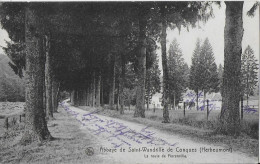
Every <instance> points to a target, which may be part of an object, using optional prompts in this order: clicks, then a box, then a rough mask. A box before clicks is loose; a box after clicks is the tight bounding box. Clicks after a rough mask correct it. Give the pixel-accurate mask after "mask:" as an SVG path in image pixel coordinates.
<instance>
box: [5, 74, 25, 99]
mask: <svg viewBox="0 0 260 164" xmlns="http://www.w3.org/2000/svg"><path fill="white" fill-rule="evenodd" d="M0 101H9V102H16V101H20V102H23V101H25V85H24V83H23V82H22V80H19V79H16V78H9V77H6V76H2V77H0Z"/></svg>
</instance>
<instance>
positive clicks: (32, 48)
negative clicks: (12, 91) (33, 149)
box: [21, 5, 52, 144]
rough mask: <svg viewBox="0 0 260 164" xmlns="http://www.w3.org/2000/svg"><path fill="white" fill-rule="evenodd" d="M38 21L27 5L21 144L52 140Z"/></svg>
mask: <svg viewBox="0 0 260 164" xmlns="http://www.w3.org/2000/svg"><path fill="white" fill-rule="evenodd" d="M39 20H40V17H38V16H37V15H36V13H35V11H33V9H31V6H29V5H28V6H27V8H26V11H25V43H26V107H25V131H24V134H23V137H22V139H21V143H22V144H27V143H31V142H33V141H38V142H39V141H40V142H41V141H42V140H48V139H51V138H52V137H51V134H50V132H49V130H48V128H47V123H46V120H45V115H44V110H43V86H44V83H43V76H44V69H43V68H44V53H43V45H42V43H43V42H42V39H43V38H42V37H41V36H42V35H41V33H42V28H41V27H42V26H41V25H40V23H39Z"/></svg>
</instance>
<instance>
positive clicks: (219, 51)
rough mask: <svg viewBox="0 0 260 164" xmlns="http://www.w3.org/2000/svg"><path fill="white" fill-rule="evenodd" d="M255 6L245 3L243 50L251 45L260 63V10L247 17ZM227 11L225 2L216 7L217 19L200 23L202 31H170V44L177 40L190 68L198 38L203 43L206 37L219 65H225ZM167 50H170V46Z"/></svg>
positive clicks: (168, 33) (214, 7) (215, 14)
mask: <svg viewBox="0 0 260 164" xmlns="http://www.w3.org/2000/svg"><path fill="white" fill-rule="evenodd" d="M253 4H254V2H245V3H244V9H243V10H244V11H243V25H244V35H243V42H242V48H243V52H244V49H245V48H246V47H247V45H250V46H251V47H252V49H253V50H254V54H255V57H256V58H257V59H258V61H259V8H258V9H257V11H256V14H255V16H254V17H253V18H252V17H248V16H247V15H246V12H247V11H248V10H249V9H250V8H251V7H252V6H253ZM225 10H226V6H225V3H224V2H221V7H220V8H219V7H218V6H217V5H214V6H213V12H214V16H215V17H214V18H211V19H210V20H209V21H208V22H207V23H206V24H205V25H203V24H202V23H200V26H201V27H202V28H201V29H198V28H194V29H189V32H188V31H187V30H186V29H182V30H181V32H180V34H179V31H178V30H177V29H176V30H173V31H172V30H168V32H167V40H168V44H169V43H170V42H172V40H173V39H174V38H176V39H177V41H178V43H179V44H180V48H181V49H182V52H183V57H184V59H185V61H186V62H187V63H188V65H189V66H190V64H191V57H192V53H193V50H194V49H195V44H196V41H197V38H200V39H202V41H204V40H205V38H206V37H208V38H209V42H210V44H211V45H212V48H213V52H214V55H215V61H216V63H217V65H219V64H220V63H221V64H222V65H224V27H225ZM167 48H169V46H168V47H167ZM158 54H161V52H160V50H158ZM159 56H160V55H159ZM160 63H161V62H160Z"/></svg>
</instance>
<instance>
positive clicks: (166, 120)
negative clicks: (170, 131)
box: [160, 5, 170, 123]
mask: <svg viewBox="0 0 260 164" xmlns="http://www.w3.org/2000/svg"><path fill="white" fill-rule="evenodd" d="M165 7H166V6H165V5H161V7H160V10H161V16H162V19H161V20H162V34H161V49H162V69H163V104H164V107H163V123H169V122H170V117H169V110H168V102H169V96H168V91H169V87H168V81H169V76H168V66H167V57H166V36H167V34H166V28H167V24H166V23H167V22H166V13H165Z"/></svg>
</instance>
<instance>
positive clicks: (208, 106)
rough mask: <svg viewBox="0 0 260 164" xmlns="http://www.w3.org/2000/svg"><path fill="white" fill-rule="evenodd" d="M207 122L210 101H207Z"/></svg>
mask: <svg viewBox="0 0 260 164" xmlns="http://www.w3.org/2000/svg"><path fill="white" fill-rule="evenodd" d="M207 120H209V100H207Z"/></svg>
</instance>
